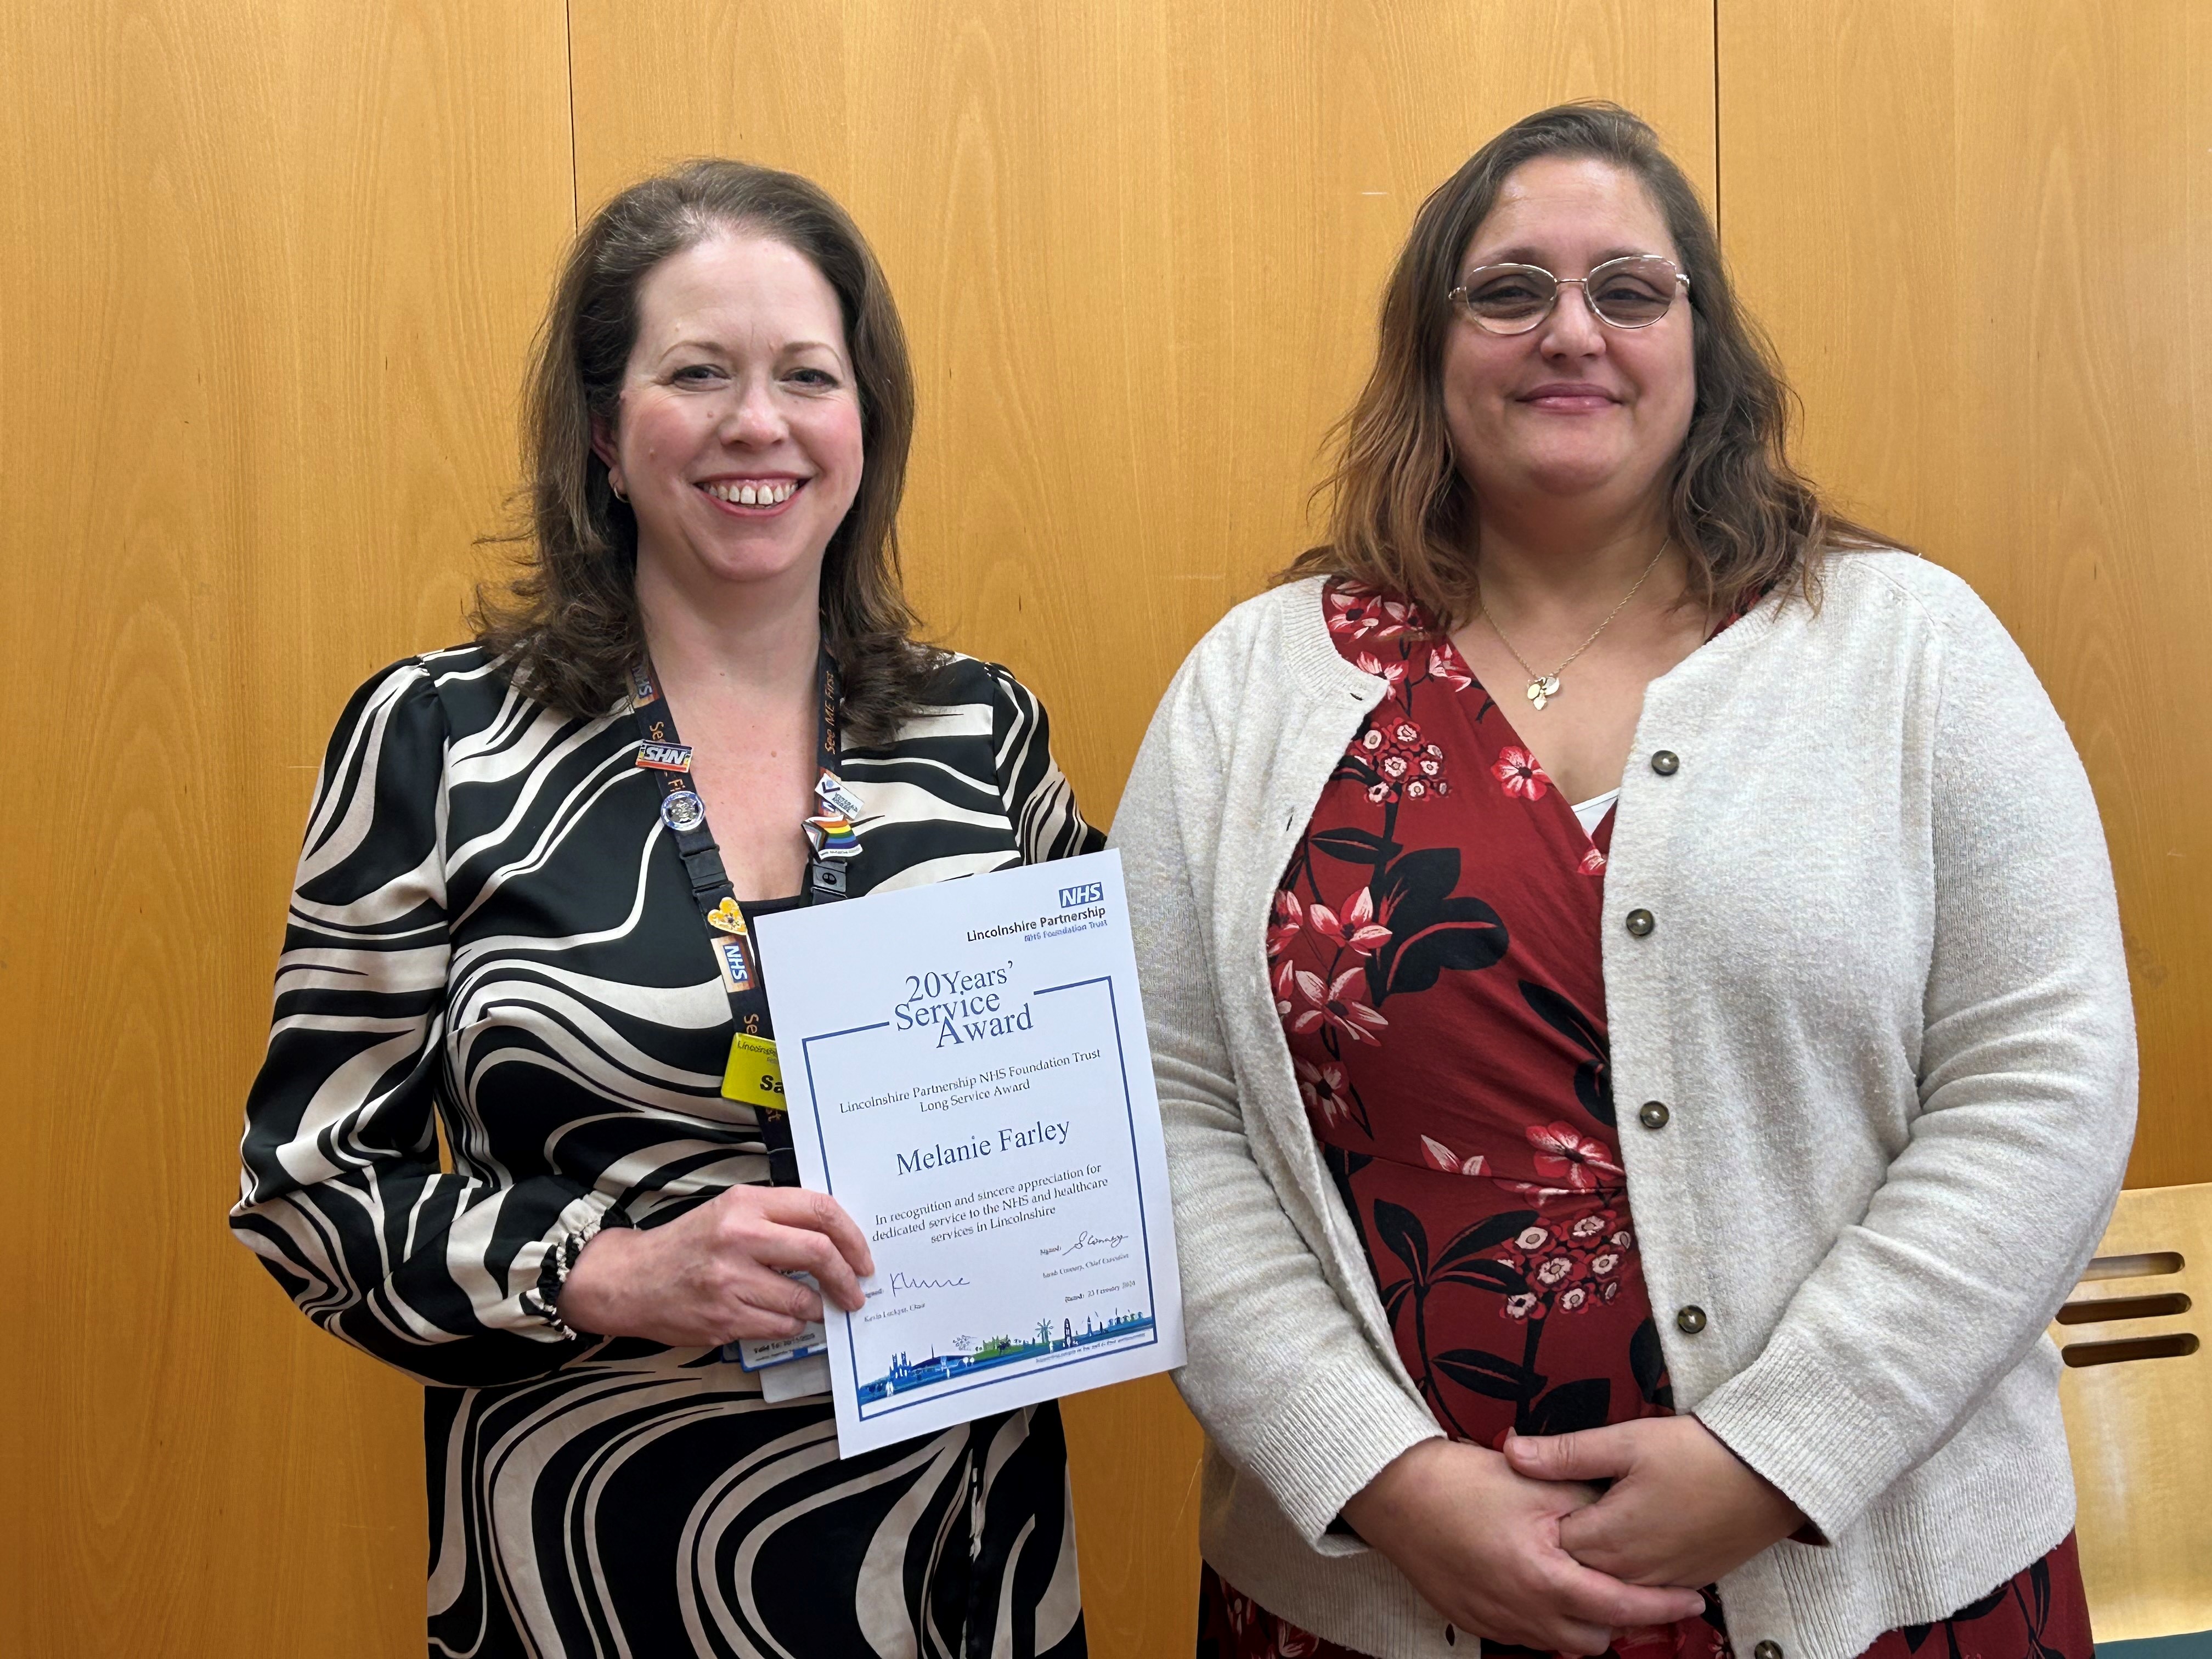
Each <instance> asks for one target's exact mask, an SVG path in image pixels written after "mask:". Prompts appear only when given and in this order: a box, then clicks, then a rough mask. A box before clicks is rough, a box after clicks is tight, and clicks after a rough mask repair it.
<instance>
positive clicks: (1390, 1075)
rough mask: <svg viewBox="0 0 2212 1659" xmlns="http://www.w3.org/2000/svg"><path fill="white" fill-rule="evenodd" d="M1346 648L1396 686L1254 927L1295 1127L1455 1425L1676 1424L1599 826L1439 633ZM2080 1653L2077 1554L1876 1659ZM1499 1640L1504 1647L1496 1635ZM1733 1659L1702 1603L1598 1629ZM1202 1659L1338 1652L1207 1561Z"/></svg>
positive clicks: (1346, 631)
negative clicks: (1630, 1123)
mask: <svg viewBox="0 0 2212 1659" xmlns="http://www.w3.org/2000/svg"><path fill="white" fill-rule="evenodd" d="M1324 603H1325V606H1326V610H1327V614H1328V626H1329V630H1330V633H1331V635H1332V636H1333V638H1334V641H1335V642H1336V646H1337V649H1338V650H1339V651H1340V653H1342V654H1343V655H1344V656H1345V657H1346V659H1348V660H1350V661H1351V662H1352V663H1354V664H1355V665H1358V667H1359V668H1361V669H1362V670H1364V671H1366V672H1367V673H1370V674H1373V675H1376V676H1377V677H1378V678H1383V679H1384V680H1387V681H1388V682H1389V694H1388V695H1387V696H1385V697H1384V699H1383V702H1380V703H1378V704H1377V705H1376V708H1375V710H1374V712H1373V713H1372V714H1370V715H1369V717H1368V719H1367V720H1366V722H1365V724H1364V726H1362V727H1361V729H1360V731H1359V732H1358V735H1357V736H1356V737H1354V738H1353V739H1352V744H1351V747H1350V748H1349V749H1347V750H1346V752H1345V756H1344V758H1343V759H1342V760H1341V761H1340V762H1339V763H1337V766H1336V769H1335V770H1334V773H1332V774H1331V775H1330V778H1329V781H1328V785H1327V787H1325V788H1324V789H1323V790H1322V796H1321V799H1320V800H1319V802H1318V803H1317V804H1316V805H1315V808H1314V812H1313V817H1312V819H1311V820H1310V822H1309V823H1308V824H1307V826H1306V831H1305V835H1304V837H1303V838H1302V839H1301V840H1300V842H1298V845H1297V850H1296V851H1295V852H1294V853H1293V854H1291V860H1290V865H1289V867H1288V868H1287V869H1286V870H1285V872H1284V874H1283V879H1282V884H1281V887H1280V890H1279V891H1278V892H1277V894H1276V896H1275V908H1274V912H1273V917H1272V920H1271V923H1270V926H1269V928H1268V933H1267V959H1268V965H1269V969H1270V972H1271V975H1272V976H1273V987H1274V991H1275V999H1276V1002H1275V1006H1276V1009H1277V1012H1279V1014H1280V1016H1281V1018H1282V1022H1283V1030H1284V1034H1285V1037H1286V1039H1287V1041H1288V1042H1289V1045H1290V1051H1291V1062H1292V1065H1293V1067H1294V1068H1295V1070H1296V1073H1297V1079H1298V1089H1299V1092H1300V1094H1301V1095H1302V1096H1303V1097H1304V1101H1305V1107H1306V1116H1307V1119H1308V1121H1309V1122H1310V1124H1311V1126H1312V1128H1313V1133H1314V1136H1315V1138H1316V1139H1317V1140H1318V1141H1319V1142H1320V1143H1321V1146H1322V1156H1323V1158H1324V1159H1325V1161H1326V1162H1327V1164H1328V1170H1329V1172H1330V1174H1331V1176H1333V1177H1334V1180H1335V1182H1336V1184H1337V1188H1338V1191H1339V1192H1340V1194H1341V1195H1342V1197H1343V1199H1344V1202H1345V1206H1346V1209H1347V1210H1348V1211H1349V1212H1351V1214H1352V1217H1353V1218H1354V1220H1355V1221H1356V1223H1357V1224H1358V1229H1359V1235H1360V1240H1361V1243H1363V1244H1364V1247H1365V1249H1366V1252H1367V1258H1368V1264H1369V1266H1370V1267H1371V1268H1372V1270H1373V1272H1374V1274H1375V1284H1376V1290H1377V1291H1380V1292H1381V1294H1382V1297H1383V1307H1384V1309H1385V1310H1386V1311H1387V1312H1388V1313H1389V1316H1390V1320H1391V1328H1392V1332H1393V1334H1394V1335H1395V1337H1396V1339H1397V1344H1398V1352H1399V1355H1400V1357H1401V1358H1402V1359H1403V1360H1404V1362H1405V1364H1406V1368H1407V1370H1408V1371H1409V1372H1411V1373H1412V1375H1413V1381H1414V1383H1415V1384H1416V1385H1417V1386H1418V1387H1419V1389H1420V1391H1421V1396H1422V1398H1423V1399H1424V1400H1425V1401H1427V1402H1428V1406H1429V1409H1430V1410H1431V1412H1433V1413H1435V1415H1436V1419H1437V1422H1438V1423H1439V1424H1441V1425H1443V1429H1444V1431H1446V1432H1447V1433H1448V1434H1449V1435H1450V1436H1451V1437H1453V1438H1454V1439H1457V1440H1469V1441H1474V1442H1478V1443H1481V1444H1484V1445H1492V1446H1495V1445H1499V1444H1502V1443H1503V1442H1504V1438H1505V1436H1506V1434H1507V1433H1508V1432H1509V1431H1512V1432H1516V1433H1520V1434H1540V1435H1541V1434H1561V1433H1565V1432H1566V1431H1569V1430H1573V1429H1584V1428H1595V1427H1597V1426H1599V1425H1603V1424H1607V1423H1621V1422H1627V1421H1630V1420H1632V1419H1637V1418H1641V1417H1655V1416H1662V1415H1666V1414H1668V1413H1671V1412H1672V1411H1673V1409H1674V1396H1673V1393H1672V1390H1671V1389H1670V1388H1669V1386H1668V1377H1667V1364H1666V1359H1665V1357H1664V1355H1663V1353H1662V1350H1661V1347H1660V1342H1659V1332H1658V1328H1657V1325H1656V1322H1655V1321H1654V1319H1653V1317H1652V1311H1651V1304H1650V1297H1648V1295H1647V1293H1646V1291H1645V1289H1644V1274H1643V1269H1642V1265H1641V1258H1640V1256H1639V1255H1638V1249H1637V1243H1636V1222H1635V1218H1634V1216H1633V1215H1632V1213H1631V1212H1630V1208H1629V1202H1628V1190H1627V1182H1626V1176H1624V1174H1623V1172H1622V1169H1621V1159H1620V1135H1619V1131H1618V1129H1617V1127H1616V1123H1615V1115H1614V1109H1613V1088H1612V1080H1611V1077H1610V1074H1609V1070H1608V1063H1607V1058H1608V1056H1607V1036H1606V1016H1605V985H1604V978H1603V973H1602V969H1601V959H1600V949H1599V938H1600V935H1599V925H1600V921H1601V907H1602V905H1603V902H1604V888H1605V865H1606V852H1607V848H1608V847H1609V846H1610V845H1611V842H1612V838H1613V818H1612V815H1611V813H1609V812H1608V813H1607V816H1606V817H1605V819H1604V820H1603V821H1602V822H1601V823H1600V824H1599V825H1598V827H1597V829H1596V832H1595V835H1585V834H1584V833H1583V829H1582V825H1581V823H1579V821H1578V820H1577V818H1576V817H1575V813H1574V809H1573V807H1572V805H1571V804H1570V803H1569V802H1568V801H1567V800H1566V799H1565V798H1564V797H1563V796H1561V794H1560V793H1559V791H1558V790H1557V789H1556V788H1554V787H1553V785H1552V782H1551V780H1550V779H1549V778H1547V776H1546V775H1544V771H1543V769H1542V768H1541V766H1540V765H1539V764H1538V763H1537V762H1536V759H1535V757H1534V756H1533V755H1531V754H1530V753H1529V751H1528V749H1527V748H1526V747H1524V746H1523V745H1522V742H1521V740H1520V738H1518V737H1517V736H1516V733H1515V732H1514V730H1513V727H1512V726H1511V724H1510V722H1509V721H1508V720H1507V718H1506V713H1505V709H1504V706H1502V705H1500V704H1498V703H1497V702H1493V701H1492V698H1491V696H1490V695H1489V693H1487V692H1486V691H1485V690H1483V688H1482V687H1481V686H1480V684H1477V683H1476V681H1475V678H1474V675H1473V674H1472V673H1471V672H1470V671H1468V666H1467V664H1466V662H1465V661H1464V659H1462V658H1461V656H1460V654H1459V653H1458V652H1457V651H1456V650H1455V648H1454V647H1453V646H1452V644H1451V642H1450V641H1449V639H1448V638H1447V637H1445V636H1444V635H1443V634H1441V633H1439V632H1437V631H1436V630H1434V629H1432V628H1431V626H1430V624H1429V621H1428V619H1427V617H1425V615H1424V614H1423V613H1422V612H1421V611H1419V608H1418V607H1416V606H1415V605H1412V604H1411V603H1409V602H1407V601H1405V600H1402V599H1395V598H1392V597H1389V596H1388V595H1381V594H1376V593H1374V592H1370V591H1369V590H1366V589H1364V588H1362V587H1359V586H1355V585H1353V584H1352V583H1349V582H1344V581H1335V582H1332V583H1331V584H1330V585H1329V586H1328V589H1327V590H1326V592H1325V599H1324ZM1935 1632H1941V1634H1942V1638H1943V1641H1944V1645H1943V1646H1941V1647H1938V1648H1936V1649H1932V1650H1929V1653H1928V1655H1927V1659H2089V1656H2090V1639H2089V1625H2088V1614H2087V1607H2086V1604H2085V1602H2084V1600H2083V1596H2082V1590H2081V1572H2080V1569H2079V1567H2078V1566H2077V1565H2076V1564H2075V1555H2074V1541H2073V1540H2072V1539H2071V1538H2069V1539H2068V1540H2067V1541H2065V1542H2064V1543H2063V1544H2062V1545H2060V1546H2059V1547H2058V1548H2057V1550H2055V1551H2053V1552H2052V1553H2051V1554H2050V1555H2049V1556H2046V1557H2045V1558H2044V1559H2042V1560H2040V1561H2038V1562H2036V1563H2034V1564H2033V1565H2031V1566H2030V1567H2028V1568H2027V1569H2025V1570H2024V1571H2022V1572H2021V1574H2020V1575H2019V1576H2018V1577H2016V1578H2015V1579H2013V1580H2011V1581H2008V1583H2005V1584H2003V1585H2001V1586H1999V1587H1998V1589H1996V1590H1995V1591H1993V1592H1991V1594H1990V1595H1989V1596H1987V1597H1985V1598H1984V1600H1983V1601H1978V1602H1976V1603H1974V1604H1973V1606H1972V1607H1966V1608H1962V1609H1960V1612H1959V1613H1957V1614H1955V1615H1954V1617H1953V1618H1952V1619H1950V1620H1947V1621H1945V1622H1944V1623H1942V1624H1940V1625H1936V1626H1923V1627H1919V1628H1916V1629H1908V1630H1903V1631H1893V1632H1889V1633H1888V1634H1887V1635H1885V1636H1883V1637H1882V1638H1880V1640H1878V1641H1877V1642H1876V1643H1875V1646H1874V1647H1873V1648H1872V1649H1871V1650H1869V1654H1870V1655H1871V1656H1875V1659H1906V1656H1908V1655H1913V1654H1917V1653H1918V1652H1919V1651H1920V1650H1922V1649H1923V1646H1925V1645H1926V1644H1928V1643H1929V1641H1930V1639H1931V1637H1932V1634H1933V1633H1935ZM1487 1645H1488V1646H1489V1647H1490V1648H1492V1650H1501V1651H1504V1652H1508V1653H1511V1652H1515V1651H1517V1650H1513V1649H1510V1648H1501V1647H1500V1644H1494V1643H1493V1644H1487ZM1613 1651H1614V1652H1615V1653H1616V1654H1620V1655H1622V1656H1626V1659H1724V1656H1726V1655H1727V1654H1728V1653H1729V1646H1728V1636H1727V1632H1726V1627H1725V1626H1724V1624H1723V1620H1722V1617H1721V1611H1720V1607H1719V1604H1718V1602H1717V1600H1716V1599H1715V1598H1714V1596H1713V1595H1712V1593H1711V1592H1710V1591H1708V1592H1707V1595H1706V1600H1705V1613H1703V1615H1702V1616H1701V1617H1699V1618H1696V1619H1692V1620H1685V1621H1683V1622H1682V1623H1680V1624H1678V1625H1674V1626H1668V1627H1664V1628H1658V1629H1651V1630H1643V1631H1634V1632H1627V1633H1626V1634H1625V1635H1623V1636H1622V1637H1621V1638H1619V1639H1618V1640H1616V1641H1615V1643H1614V1644H1613ZM1198 1653H1199V1656H1200V1659H1277V1656H1281V1659H1298V1656H1317V1659H1339V1656H1347V1655H1348V1654H1349V1650H1346V1649H1344V1648H1340V1647H1338V1646H1337V1645H1335V1644H1333V1643H1328V1642H1324V1641H1322V1640H1321V1639H1320V1638H1317V1637H1315V1636H1313V1635H1311V1634H1310V1633H1309V1632H1304V1631H1302V1630H1299V1629H1297V1627H1296V1626H1292V1625H1290V1624H1289V1623H1287V1622H1286V1621H1285V1620H1281V1619H1279V1618H1277V1617H1276V1616H1275V1615H1273V1614H1272V1613H1268V1612H1267V1611H1266V1610H1265V1609H1264V1608H1261V1607H1259V1606H1258V1605H1257V1604H1256V1603H1255V1602H1254V1601H1252V1600H1251V1599H1250V1598H1249V1596H1245V1595H1241V1594H1240V1593H1239V1592H1237V1590H1236V1589H1234V1588H1233V1587H1231V1586H1230V1585H1228V1584H1225V1583H1223V1582H1222V1581H1221V1579H1220V1578H1219V1577H1218V1576H1217V1575H1216V1574H1215V1573H1214V1572H1213V1571H1212V1568H1210V1567H1209V1568H1207V1569H1206V1572H1205V1575H1204V1578H1203V1581H1202V1586H1201V1591H1200V1620H1199V1637H1198Z"/></svg>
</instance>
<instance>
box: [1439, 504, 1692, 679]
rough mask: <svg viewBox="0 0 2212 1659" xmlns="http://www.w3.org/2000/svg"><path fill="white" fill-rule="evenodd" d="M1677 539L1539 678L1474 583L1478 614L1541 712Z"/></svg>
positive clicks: (1477, 582)
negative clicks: (1524, 680)
mask: <svg viewBox="0 0 2212 1659" xmlns="http://www.w3.org/2000/svg"><path fill="white" fill-rule="evenodd" d="M1673 544H1674V538H1673V537H1672V536H1669V537H1668V538H1667V539H1666V540H1664V541H1662V542H1661V543H1660V544H1659V550H1658V551H1657V552H1656V553H1654V554H1653V555H1652V556H1651V562H1650V564H1647V565H1645V566H1644V574H1643V575H1641V576H1638V578H1637V579H1636V581H1635V584H1634V586H1631V587H1630V588H1629V590H1628V592H1626V593H1624V594H1622V595H1621V596H1620V604H1619V605H1615V606H1613V609H1612V610H1611V611H1607V612H1606V617H1605V620H1604V621H1603V622H1601V623H1599V624H1598V625H1597V626H1596V627H1595V628H1593V629H1590V634H1589V638H1588V639H1586V640H1584V641H1583V642H1582V643H1581V644H1580V645H1578V646H1577V647H1575V648H1574V649H1573V650H1572V651H1570V652H1569V653H1567V659H1566V660H1565V662H1563V663H1561V664H1560V665H1559V666H1558V667H1557V668H1554V669H1553V671H1551V672H1550V673H1548V674H1539V673H1538V672H1537V671H1535V670H1534V669H1533V668H1531V667H1529V666H1528V658H1526V657H1524V656H1522V654H1521V653H1519V652H1518V651H1515V650H1514V649H1513V641H1510V640H1509V639H1507V638H1506V637H1505V630H1504V629H1502V628H1500V627H1499V626H1498V618H1497V617H1493V616H1492V615H1491V614H1490V608H1489V607H1488V606H1487V605H1485V604H1484V603H1483V602H1482V578H1481V577H1480V576H1477V577H1476V578H1475V579H1474V614H1475V615H1476V616H1478V617H1481V618H1482V619H1483V621H1485V622H1486V623H1489V624H1490V631H1491V632H1492V633H1493V634H1495V635H1498V644H1500V645H1502V646H1504V647H1505V648H1506V650H1507V651H1509V652H1511V653H1512V657H1513V660H1514V661H1516V662H1517V663H1519V664H1520V665H1521V671H1522V673H1524V674H1526V675H1527V676H1528V701H1529V702H1532V703H1534V704H1535V706H1536V707H1537V708H1542V707H1543V706H1544V705H1545V704H1546V703H1547V702H1551V700H1552V699H1553V698H1554V697H1556V696H1559V676H1560V675H1562V674H1564V673H1565V672H1566V671H1567V670H1569V669H1570V668H1571V667H1573V666H1574V664H1575V659H1576V658H1577V657H1579V656H1581V655H1582V653H1583V652H1585V651H1587V650H1589V648H1590V647H1592V646H1593V645H1595V644H1596V643H1597V636H1598V635H1601V634H1602V633H1604V632H1605V630H1606V629H1608V628H1610V627H1612V626H1613V618H1614V617H1618V616H1619V615H1620V613H1621V612H1622V611H1626V610H1627V609H1628V602H1629V601H1630V600H1631V599H1634V598H1635V597H1636V592H1637V589H1638V588H1640V587H1642V586H1644V583H1645V581H1647V580H1650V575H1651V573H1652V572H1653V571H1655V570H1656V569H1657V568H1659V561H1660V560H1662V559H1663V558H1665V557H1666V556H1667V550H1668V548H1669V547H1670V546H1672V545H1673Z"/></svg>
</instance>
